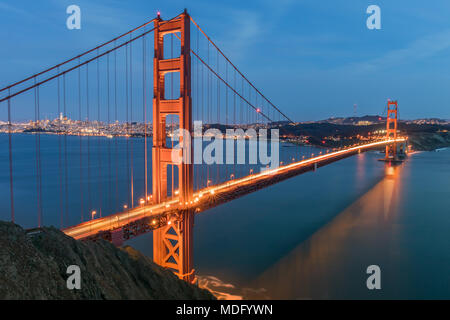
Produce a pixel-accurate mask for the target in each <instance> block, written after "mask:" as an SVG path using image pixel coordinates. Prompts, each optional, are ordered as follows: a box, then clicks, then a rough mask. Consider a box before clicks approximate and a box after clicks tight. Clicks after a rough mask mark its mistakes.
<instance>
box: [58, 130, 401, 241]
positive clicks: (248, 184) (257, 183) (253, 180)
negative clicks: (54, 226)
mask: <svg viewBox="0 0 450 320" xmlns="http://www.w3.org/2000/svg"><path fill="white" fill-rule="evenodd" d="M405 141H406V139H405V138H398V139H396V140H381V141H376V142H372V143H368V144H363V145H358V146H355V147H350V148H348V149H344V150H339V151H334V152H330V153H327V154H323V155H319V156H316V157H313V158H309V159H306V160H302V161H298V162H294V163H291V164H287V165H284V166H280V167H278V168H275V169H267V170H265V171H263V172H261V173H256V174H251V175H249V176H246V177H244V178H240V179H234V180H229V181H227V182H225V183H222V184H219V185H215V186H211V187H207V188H204V189H201V190H199V191H197V192H195V193H194V195H193V199H192V201H190V202H189V203H184V204H180V203H179V200H178V198H170V199H168V200H167V201H165V202H163V203H160V204H144V205H141V206H138V207H135V208H131V209H129V210H127V211H124V212H119V213H116V214H112V215H109V216H106V217H102V218H98V219H92V220H90V221H86V222H83V223H81V224H78V225H75V226H72V227H68V228H66V229H63V232H64V233H66V234H67V235H68V236H71V237H73V238H75V239H96V238H104V239H107V240H111V234H112V232H114V231H117V230H120V231H121V237H123V239H124V240H127V239H129V238H131V237H133V236H137V235H139V234H142V233H145V232H148V231H151V230H153V229H156V228H158V227H160V226H162V225H165V224H166V223H169V224H170V223H171V221H172V220H175V219H176V217H177V213H178V212H179V211H180V210H195V212H197V213H198V212H201V211H205V210H207V209H210V208H212V207H215V206H217V205H219V204H222V203H225V202H228V201H231V200H233V199H236V198H238V197H241V196H243V195H246V194H249V193H251V192H254V191H256V190H259V189H262V188H264V187H267V186H269V185H272V184H275V183H277V182H280V181H282V180H285V179H287V178H290V177H292V176H295V175H298V174H301V173H304V172H307V171H311V170H315V169H316V168H318V167H321V166H324V165H327V164H329V163H332V162H335V161H337V160H340V159H343V158H347V157H349V156H352V155H354V154H357V153H359V152H365V151H368V150H371V149H377V148H380V147H383V146H385V145H388V144H392V143H394V142H397V143H402V142H405Z"/></svg>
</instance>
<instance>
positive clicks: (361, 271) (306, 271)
mask: <svg viewBox="0 0 450 320" xmlns="http://www.w3.org/2000/svg"><path fill="white" fill-rule="evenodd" d="M401 172H402V167H401V166H396V167H393V166H387V167H386V176H385V178H383V179H382V180H381V181H380V182H379V183H378V184H376V185H375V186H374V187H373V188H372V189H371V190H370V191H368V192H367V193H366V194H364V195H363V196H362V197H360V198H359V199H358V200H356V201H355V202H354V203H353V204H351V205H350V206H349V207H347V208H346V209H345V210H344V211H342V212H341V213H340V214H339V215H338V216H336V217H335V218H334V219H333V220H332V221H331V222H330V223H328V224H327V225H325V226H324V227H323V228H321V229H320V230H319V231H317V232H316V233H315V234H313V235H312V236H311V237H310V238H309V239H308V240H306V241H304V242H303V243H301V244H300V245H299V246H298V247H296V248H295V249H294V250H292V251H291V252H290V253H289V254H288V255H287V256H285V257H284V258H282V259H281V260H280V261H278V262H277V263H275V264H274V265H273V266H272V267H270V268H269V269H267V270H266V271H265V272H263V273H262V274H261V275H260V276H259V277H258V278H257V279H256V280H255V281H254V282H253V283H252V287H255V288H260V287H262V288H265V289H266V290H267V292H269V293H270V297H271V298H274V299H293V298H294V299H310V298H315V299H317V298H319V299H320V298H371V297H383V296H381V295H380V294H378V293H376V292H369V290H367V288H366V286H365V283H366V282H365V280H366V277H367V275H366V273H365V271H366V268H367V266H369V265H371V264H378V265H380V267H381V268H382V270H383V271H386V272H384V273H383V275H384V277H383V279H387V278H389V276H390V275H391V274H392V273H393V272H394V269H395V268H396V266H395V265H392V263H389V257H390V256H392V255H396V256H398V255H402V253H401V251H397V250H396V244H395V241H396V240H395V238H394V237H391V236H390V235H391V231H392V228H393V221H394V220H395V218H396V217H395V215H396V212H398V210H397V205H398V200H397V199H398V197H397V195H398V193H399V192H400V189H401V184H400V179H399V177H400V175H401ZM394 229H395V227H394ZM355 241H358V242H359V244H358V245H356V244H355ZM373 258H376V259H375V261H374V259H373ZM397 258H398V257H397ZM384 267H385V268H384ZM384 269H389V270H384ZM390 289H392V288H389V287H388V288H387V290H383V292H384V293H385V292H386V291H388V292H389V293H392V294H394V293H395V289H394V290H390ZM245 298H250V299H252V298H264V297H262V296H258V295H248V296H246V297H245Z"/></svg>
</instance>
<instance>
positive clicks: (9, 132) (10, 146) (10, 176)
mask: <svg viewBox="0 0 450 320" xmlns="http://www.w3.org/2000/svg"><path fill="white" fill-rule="evenodd" d="M8 95H11V89H8ZM11 126H12V123H11V99H8V148H9V196H10V203H11V222H12V223H14V222H15V213H14V189H13V158H12V140H11Z"/></svg>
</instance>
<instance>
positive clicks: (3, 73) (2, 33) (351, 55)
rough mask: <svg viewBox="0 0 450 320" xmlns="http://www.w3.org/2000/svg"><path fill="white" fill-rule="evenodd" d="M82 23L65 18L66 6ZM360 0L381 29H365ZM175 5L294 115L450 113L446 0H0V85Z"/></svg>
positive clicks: (168, 12) (170, 12)
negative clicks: (76, 26) (390, 107)
mask: <svg viewBox="0 0 450 320" xmlns="http://www.w3.org/2000/svg"><path fill="white" fill-rule="evenodd" d="M71 4H76V5H78V6H79V7H80V8H81V29H80V30H69V29H67V27H66V19H67V17H68V15H67V13H66V8H67V6H69V5H71ZM369 5H378V6H379V7H380V9H381V29H380V30H369V29H368V28H367V26H366V20H367V18H368V17H369V14H367V13H366V9H367V7H368V6H369ZM184 8H187V9H188V12H189V13H190V15H191V16H192V17H194V19H195V20H196V21H197V22H198V23H199V24H200V25H201V26H202V27H203V28H204V29H205V30H206V31H207V32H208V34H209V35H210V36H211V38H212V39H213V40H214V41H215V42H216V43H217V44H218V46H219V47H220V48H221V49H222V51H224V53H225V54H226V55H227V56H228V57H229V58H230V60H231V61H233V63H235V64H236V65H237V66H238V67H239V69H240V70H241V71H242V72H243V73H244V74H245V75H246V76H247V77H248V78H249V79H250V80H251V81H252V82H253V83H254V84H255V85H256V86H257V87H258V88H259V89H260V91H262V92H263V93H264V94H265V95H266V96H267V97H268V98H269V99H270V100H271V101H272V102H273V103H274V104H275V105H277V106H278V107H279V108H280V109H281V110H283V112H285V113H286V114H287V115H288V116H289V117H290V118H292V119H294V120H295V121H310V120H320V119H325V118H329V117H339V116H352V115H353V114H354V105H355V104H356V105H357V109H356V114H357V115H358V116H362V115H366V114H371V115H372V114H382V113H383V111H384V109H385V106H386V101H387V99H394V100H398V103H399V109H400V118H403V119H416V118H431V117H439V118H445V119H450V90H449V89H448V88H450V74H449V72H448V71H447V70H450V20H449V19H448V17H449V16H450V1H447V0H436V1H432V2H424V1H420V0H408V1H406V0H404V1H400V0H397V1H392V0H389V1H382V0H371V1H364V0H322V1H317V0H278V1H268V0H261V1H242V0H230V1H225V0H223V1H212V0H208V1H206V0H189V1H181V0H174V1H172V0H164V1H159V0H153V1H137V0H136V1H123V0H121V1H116V0H110V1H102V0H89V1H87V0H70V1H66V0H58V1H57V0H45V1H44V0H42V1H28V0H24V1H5V0H1V1H0V17H1V20H0V26H1V27H0V38H1V46H0V87H4V86H6V85H8V84H10V83H12V82H14V81H17V80H20V79H22V78H24V77H26V76H29V75H31V74H33V73H36V72H39V71H41V70H42V69H44V68H45V67H49V66H51V65H54V64H56V63H58V62H61V61H62V60H64V59H66V58H70V57H72V56H75V55H77V54H79V53H80V52H83V51H85V50H87V49H90V48H92V47H95V46H97V45H98V44H100V43H102V42H104V41H107V40H110V39H111V38H113V37H115V36H117V35H119V34H121V33H123V32H126V31H128V30H129V29H131V28H133V27H135V26H138V25H140V24H142V23H144V22H146V21H148V20H150V19H152V18H153V17H155V15H156V12H157V11H160V12H161V15H162V18H170V17H173V16H175V15H177V14H178V13H180V12H181V11H182V10H183V9H184ZM0 107H3V106H0Z"/></svg>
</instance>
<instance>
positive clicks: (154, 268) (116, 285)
mask: <svg viewBox="0 0 450 320" xmlns="http://www.w3.org/2000/svg"><path fill="white" fill-rule="evenodd" d="M69 265H77V266H79V267H80V270H81V288H80V289H79V290H77V289H73V290H69V289H68V288H67V285H66V281H67V279H68V277H69V274H67V267H68V266H69ZM0 299H214V297H213V296H212V295H211V293H210V292H209V291H207V290H204V289H200V288H198V287H197V286H194V285H191V284H188V283H186V282H184V281H181V280H179V279H178V278H177V277H176V276H175V275H174V274H173V273H172V272H170V271H168V270H165V269H163V268H161V267H160V266H158V265H156V264H154V263H153V262H152V261H151V260H150V259H149V258H147V257H145V256H144V255H142V254H141V253H140V252H138V251H136V250H134V249H133V248H131V247H124V248H116V247H114V246H113V245H112V244H111V243H109V242H106V241H98V242H81V241H77V240H74V239H73V238H70V237H68V236H66V235H65V234H64V233H62V232H61V231H59V230H58V229H55V228H52V227H50V228H43V229H39V230H38V231H36V232H29V233H27V232H26V231H25V230H24V229H22V228H21V227H20V226H18V225H15V224H13V223H9V222H1V221H0Z"/></svg>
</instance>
